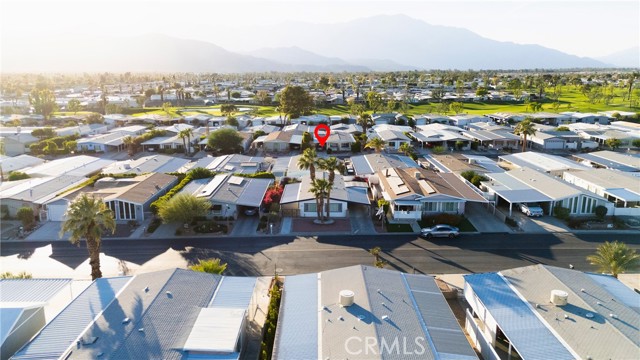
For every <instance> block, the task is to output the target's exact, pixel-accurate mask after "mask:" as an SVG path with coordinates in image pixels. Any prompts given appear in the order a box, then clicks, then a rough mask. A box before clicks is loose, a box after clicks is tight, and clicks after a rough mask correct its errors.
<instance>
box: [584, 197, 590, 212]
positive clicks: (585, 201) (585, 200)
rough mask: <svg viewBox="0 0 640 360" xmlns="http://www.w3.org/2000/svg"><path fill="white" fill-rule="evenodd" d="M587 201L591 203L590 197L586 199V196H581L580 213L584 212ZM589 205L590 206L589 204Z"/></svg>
mask: <svg viewBox="0 0 640 360" xmlns="http://www.w3.org/2000/svg"><path fill="white" fill-rule="evenodd" d="M587 202H589V203H591V199H590V198H589V199H587V198H582V213H583V214H584V213H585V211H586V210H587V208H588V207H587ZM589 207H590V206H589Z"/></svg>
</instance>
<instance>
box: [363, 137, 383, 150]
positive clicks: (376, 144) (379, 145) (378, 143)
mask: <svg viewBox="0 0 640 360" xmlns="http://www.w3.org/2000/svg"><path fill="white" fill-rule="evenodd" d="M385 144H386V143H385V141H384V140H382V139H381V138H379V137H376V138H373V139H371V140H369V142H368V143H367V144H366V145H365V146H364V147H366V148H370V149H375V150H376V152H380V151H382V149H384V146H385Z"/></svg>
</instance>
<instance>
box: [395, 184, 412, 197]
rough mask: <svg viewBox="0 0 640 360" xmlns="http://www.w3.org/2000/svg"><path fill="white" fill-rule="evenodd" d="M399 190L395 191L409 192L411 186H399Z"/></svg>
mask: <svg viewBox="0 0 640 360" xmlns="http://www.w3.org/2000/svg"><path fill="white" fill-rule="evenodd" d="M397 189H398V190H397V191H396V192H395V193H396V195H400V194H404V193H408V192H409V188H408V187H407V186H406V185H402V186H398V188H397Z"/></svg>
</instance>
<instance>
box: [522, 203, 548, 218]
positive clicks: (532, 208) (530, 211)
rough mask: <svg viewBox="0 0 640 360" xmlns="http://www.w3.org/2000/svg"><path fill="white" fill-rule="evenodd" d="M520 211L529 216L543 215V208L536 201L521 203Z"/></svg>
mask: <svg viewBox="0 0 640 360" xmlns="http://www.w3.org/2000/svg"><path fill="white" fill-rule="evenodd" d="M520 211H522V213H523V214H525V215H527V216H542V215H544V212H542V208H541V207H540V205H538V204H536V203H522V204H520Z"/></svg>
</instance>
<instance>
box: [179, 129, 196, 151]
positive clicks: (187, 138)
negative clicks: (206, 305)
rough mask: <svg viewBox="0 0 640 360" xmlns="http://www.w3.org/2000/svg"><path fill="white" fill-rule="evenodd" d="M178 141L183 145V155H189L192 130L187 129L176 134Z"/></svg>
mask: <svg viewBox="0 0 640 360" xmlns="http://www.w3.org/2000/svg"><path fill="white" fill-rule="evenodd" d="M178 136H179V137H180V139H182V144H183V145H184V154H185V155H189V148H190V147H191V136H193V129H191V128H188V129H184V130H181V131H180V132H179V133H178Z"/></svg>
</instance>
